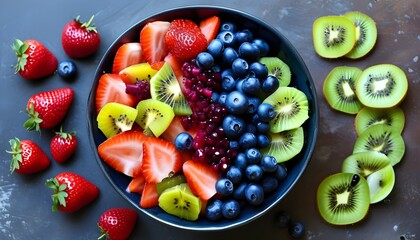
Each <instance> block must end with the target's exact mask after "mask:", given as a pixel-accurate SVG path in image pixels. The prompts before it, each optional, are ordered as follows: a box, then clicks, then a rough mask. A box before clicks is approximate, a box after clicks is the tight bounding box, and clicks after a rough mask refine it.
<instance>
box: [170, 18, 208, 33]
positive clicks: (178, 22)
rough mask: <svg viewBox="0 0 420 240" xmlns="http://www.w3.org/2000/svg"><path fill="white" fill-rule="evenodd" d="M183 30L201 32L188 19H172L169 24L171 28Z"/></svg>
mask: <svg viewBox="0 0 420 240" xmlns="http://www.w3.org/2000/svg"><path fill="white" fill-rule="evenodd" d="M175 27H176V28H183V29H188V30H193V31H197V32H199V31H201V30H200V28H199V27H198V26H197V24H196V23H195V22H193V21H191V20H189V19H182V18H180V19H174V20H172V22H171V28H175Z"/></svg>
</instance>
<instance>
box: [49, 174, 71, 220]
mask: <svg viewBox="0 0 420 240" xmlns="http://www.w3.org/2000/svg"><path fill="white" fill-rule="evenodd" d="M45 186H47V187H49V188H51V189H53V191H54V194H52V195H51V199H52V201H53V205H52V207H51V210H52V211H53V212H56V211H57V210H58V208H59V207H60V206H64V207H66V197H67V196H68V194H67V192H65V190H66V188H67V184H65V183H63V184H60V183H59V182H58V180H57V178H51V179H48V180H47V181H46V182H45Z"/></svg>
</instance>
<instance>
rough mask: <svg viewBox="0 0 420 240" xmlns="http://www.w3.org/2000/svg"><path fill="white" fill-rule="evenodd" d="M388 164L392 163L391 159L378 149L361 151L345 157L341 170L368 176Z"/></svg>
mask: <svg viewBox="0 0 420 240" xmlns="http://www.w3.org/2000/svg"><path fill="white" fill-rule="evenodd" d="M388 165H389V166H390V165H391V160H389V158H388V157H387V156H386V155H385V154H383V153H380V152H376V151H367V152H359V153H354V154H352V155H350V156H348V157H347V158H346V159H344V161H343V165H342V168H341V171H342V172H347V173H356V174H359V175H360V176H362V177H364V178H366V177H367V176H369V175H370V174H372V173H374V172H376V171H379V170H381V169H382V168H384V167H386V166H388Z"/></svg>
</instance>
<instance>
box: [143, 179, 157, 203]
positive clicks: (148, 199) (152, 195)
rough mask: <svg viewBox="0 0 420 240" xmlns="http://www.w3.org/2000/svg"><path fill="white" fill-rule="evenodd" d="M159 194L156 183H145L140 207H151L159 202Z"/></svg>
mask: <svg viewBox="0 0 420 240" xmlns="http://www.w3.org/2000/svg"><path fill="white" fill-rule="evenodd" d="M158 200H159V194H158V192H157V189H156V184H154V183H145V184H144V188H143V192H142V194H141V199H140V207H142V208H151V207H155V206H157V205H158V204H159V201H158Z"/></svg>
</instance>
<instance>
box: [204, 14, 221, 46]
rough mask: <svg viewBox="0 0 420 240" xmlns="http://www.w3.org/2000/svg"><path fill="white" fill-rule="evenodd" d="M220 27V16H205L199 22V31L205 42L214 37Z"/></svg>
mask: <svg viewBox="0 0 420 240" xmlns="http://www.w3.org/2000/svg"><path fill="white" fill-rule="evenodd" d="M219 28H220V18H219V17H218V16H213V17H209V18H206V19H204V20H202V21H201V22H200V29H201V32H202V33H203V34H204V36H206V39H207V43H210V42H211V40H213V39H215V38H216V36H217V33H218V31H219Z"/></svg>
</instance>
